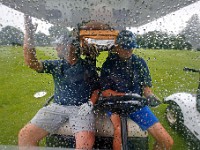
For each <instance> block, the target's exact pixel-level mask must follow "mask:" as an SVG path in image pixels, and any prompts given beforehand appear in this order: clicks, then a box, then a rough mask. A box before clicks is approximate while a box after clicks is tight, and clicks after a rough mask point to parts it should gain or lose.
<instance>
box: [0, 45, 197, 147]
mask: <svg viewBox="0 0 200 150" xmlns="http://www.w3.org/2000/svg"><path fill="white" fill-rule="evenodd" d="M134 53H136V54H137V55H140V56H141V57H143V58H144V59H145V60H146V62H147V63H148V66H149V68H150V71H151V75H152V79H153V90H154V92H155V94H156V95H158V97H160V98H161V99H162V98H164V97H166V96H168V95H170V94H172V93H175V92H181V91H188V92H192V93H195V92H196V89H197V86H198V74H195V73H186V72H183V67H185V66H187V67H191V68H198V69H200V68H199V66H200V61H199V60H200V52H195V51H178V50H142V49H139V50H135V51H134ZM37 55H38V58H39V59H49V58H55V57H56V54H55V51H53V50H52V49H51V48H48V47H45V48H42V47H40V48H38V50H37ZM105 58H106V53H102V54H101V55H100V56H99V61H98V64H97V65H98V66H101V63H102V62H103V61H104V60H105ZM0 70H1V74H0V122H1V123H0V131H1V134H0V144H1V145H16V144H17V134H18V131H19V130H20V129H21V128H22V127H23V126H24V125H25V124H26V123H27V122H28V121H29V120H30V119H31V118H32V117H33V116H34V114H35V113H36V112H37V110H38V109H39V108H41V107H42V105H43V104H44V103H45V100H46V99H47V98H48V97H49V96H50V95H52V94H53V81H52V77H51V76H50V75H48V74H39V73H36V72H35V71H33V70H31V69H29V68H28V67H27V66H25V65H24V60H23V53H22V48H21V47H0ZM42 90H45V91H46V92H47V95H46V96H45V97H42V98H37V99H36V98H34V97H33V95H34V93H35V92H38V91H42ZM166 106H167V105H165V104H162V105H161V106H159V107H158V108H156V109H153V111H154V113H155V114H156V115H157V116H158V118H159V119H160V122H161V123H162V124H163V126H164V127H165V128H166V129H167V131H169V133H170V134H171V135H172V137H173V138H174V141H175V143H174V147H173V150H182V149H187V146H186V144H185V141H184V137H183V136H182V135H181V134H180V133H177V132H175V131H174V130H173V129H171V128H170V127H169V126H168V124H167V122H166V119H165V117H164V112H165V109H166ZM152 143H153V139H152V138H151V137H150V147H152Z"/></svg>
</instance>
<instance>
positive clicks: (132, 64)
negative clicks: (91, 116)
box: [101, 54, 152, 95]
mask: <svg viewBox="0 0 200 150" xmlns="http://www.w3.org/2000/svg"><path fill="white" fill-rule="evenodd" d="M143 86H149V87H151V86H152V84H151V76H150V73H149V69H148V67H147V64H146V62H145V61H144V59H142V58H140V57H139V56H136V55H134V54H133V55H132V56H131V58H130V59H129V60H127V61H122V60H121V59H120V58H119V56H118V55H117V54H111V55H110V56H109V57H108V58H107V59H106V61H105V62H104V64H103V66H102V71H101V87H102V90H107V89H112V90H114V91H118V92H125V93H129V92H132V93H138V94H140V95H142V87H143Z"/></svg>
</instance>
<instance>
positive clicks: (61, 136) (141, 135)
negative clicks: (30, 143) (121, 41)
mask: <svg viewBox="0 0 200 150" xmlns="http://www.w3.org/2000/svg"><path fill="white" fill-rule="evenodd" d="M98 24H99V26H98V25H95V27H94V26H93V25H94V22H93V23H92V24H90V23H88V24H87V26H83V27H81V28H80V30H79V38H80V41H81V43H80V46H81V47H82V48H83V49H82V54H83V56H85V55H86V57H85V59H88V61H89V62H90V63H91V65H95V66H96V59H97V55H98V54H99V53H101V51H108V55H109V53H112V51H111V50H110V48H111V47H112V45H113V44H114V43H115V39H116V37H117V35H118V32H119V31H118V30H113V29H111V28H110V27H108V26H106V25H103V24H101V23H98ZM85 43H87V45H88V44H89V45H90V44H91V45H92V44H95V47H96V49H95V51H94V49H85V48H84V47H85ZM102 43H103V44H102ZM87 50H88V51H87ZM92 50H93V51H92ZM51 99H53V96H52V97H50V99H49V100H48V101H47V103H46V105H47V104H48V103H49V102H50V101H51ZM102 99H103V97H101V96H100V98H99V102H101V103H100V104H98V103H97V105H96V106H95V110H94V111H95V114H96V138H95V145H94V149H112V139H113V125H112V123H111V121H110V119H109V117H108V116H107V114H106V111H108V107H105V108H104V107H103V105H104V106H105V105H106V106H107V104H106V101H104V102H105V103H102V101H100V100H102ZM124 99H125V98H123V97H121V98H120V100H119V101H123V100H124ZM130 99H132V97H129V100H130ZM136 99H137V98H136ZM139 100H140V98H139ZM107 102H108V101H107ZM109 104H113V103H109ZM120 104H122V103H121V102H120ZM112 106H113V105H112ZM126 106H127V104H126ZM120 107H121V105H120ZM99 108H104V109H99ZM111 108H112V107H109V110H110V109H111ZM124 109H125V110H126V109H127V108H124ZM117 110H118V109H117ZM113 111H116V108H115V110H113ZM120 115H121V114H120ZM123 118H124V119H125V120H124V122H125V124H126V125H125V127H127V128H125V132H123V133H125V135H127V137H125V138H126V147H127V148H128V149H132V150H133V149H137V150H139V149H141V150H147V149H148V133H147V131H142V130H141V129H140V128H139V126H138V125H137V124H136V123H134V122H133V121H132V120H130V119H126V117H123ZM127 125H128V126H127ZM123 129H124V128H123ZM46 145H47V146H48V147H67V148H74V147H75V139H74V136H73V134H72V131H71V130H70V127H69V124H68V123H66V124H64V125H63V126H62V127H61V128H60V129H59V131H58V132H57V133H55V134H51V135H49V136H48V137H47V138H46ZM127 148H125V149H127ZM123 149H124V148H123Z"/></svg>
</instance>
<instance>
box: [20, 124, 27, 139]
mask: <svg viewBox="0 0 200 150" xmlns="http://www.w3.org/2000/svg"><path fill="white" fill-rule="evenodd" d="M25 135H26V136H27V135H28V132H27V129H26V127H23V128H22V129H21V130H20V131H19V133H18V139H19V140H20V139H23V138H25Z"/></svg>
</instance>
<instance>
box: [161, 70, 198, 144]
mask: <svg viewBox="0 0 200 150" xmlns="http://www.w3.org/2000/svg"><path fill="white" fill-rule="evenodd" d="M183 70H184V71H190V72H194V73H199V75H200V70H197V69H191V68H184V69H183ZM164 102H165V103H167V104H169V105H168V107H167V109H166V118H167V120H168V122H169V124H170V126H171V127H173V128H174V129H176V130H177V131H181V132H182V133H186V137H187V138H188V140H191V141H192V142H194V143H197V144H198V148H200V145H199V142H200V76H199V85H198V89H197V93H196V94H192V93H187V92H181V93H174V94H172V95H170V96H168V97H166V98H165V99H164Z"/></svg>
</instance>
